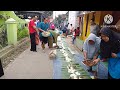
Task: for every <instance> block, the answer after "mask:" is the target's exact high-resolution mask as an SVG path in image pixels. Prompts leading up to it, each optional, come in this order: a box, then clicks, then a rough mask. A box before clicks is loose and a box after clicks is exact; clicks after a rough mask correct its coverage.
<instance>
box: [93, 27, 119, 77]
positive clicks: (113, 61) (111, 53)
mask: <svg viewBox="0 0 120 90" xmlns="http://www.w3.org/2000/svg"><path fill="white" fill-rule="evenodd" d="M100 32H101V38H102V40H101V44H100V56H99V58H98V59H96V60H95V62H97V61H99V60H100V59H103V58H107V60H108V75H109V77H110V78H112V79H120V40H119V39H118V38H117V37H116V36H114V35H113V33H112V30H111V29H109V28H102V29H101V31H100Z"/></svg>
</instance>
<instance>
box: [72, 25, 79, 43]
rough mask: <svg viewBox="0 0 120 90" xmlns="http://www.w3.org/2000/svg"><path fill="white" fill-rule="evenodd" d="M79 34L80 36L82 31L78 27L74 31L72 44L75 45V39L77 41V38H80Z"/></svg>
mask: <svg viewBox="0 0 120 90" xmlns="http://www.w3.org/2000/svg"><path fill="white" fill-rule="evenodd" d="M79 34H80V30H79V27H77V29H75V30H74V31H73V38H72V39H73V41H72V43H73V44H74V41H75V39H76V36H79Z"/></svg>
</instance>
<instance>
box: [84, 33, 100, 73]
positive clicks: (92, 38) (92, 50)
mask: <svg viewBox="0 0 120 90" xmlns="http://www.w3.org/2000/svg"><path fill="white" fill-rule="evenodd" d="M100 42H101V39H100V38H99V37H97V36H96V35H95V34H93V33H91V34H90V35H89V36H88V38H87V39H86V40H85V42H84V44H83V54H84V60H87V59H89V60H94V59H96V58H97V56H98V52H99V49H100ZM88 71H89V72H92V67H88Z"/></svg>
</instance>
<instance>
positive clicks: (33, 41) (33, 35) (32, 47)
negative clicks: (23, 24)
mask: <svg viewBox="0 0 120 90" xmlns="http://www.w3.org/2000/svg"><path fill="white" fill-rule="evenodd" d="M35 34H36V33H30V39H31V49H30V50H31V51H36V42H35Z"/></svg>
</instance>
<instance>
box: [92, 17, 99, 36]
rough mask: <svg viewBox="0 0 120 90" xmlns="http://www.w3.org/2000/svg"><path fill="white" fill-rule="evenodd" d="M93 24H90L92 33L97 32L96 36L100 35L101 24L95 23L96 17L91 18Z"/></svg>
mask: <svg viewBox="0 0 120 90" xmlns="http://www.w3.org/2000/svg"><path fill="white" fill-rule="evenodd" d="M90 23H91V26H90V33H93V34H95V35H96V36H99V32H100V28H99V26H98V25H97V24H96V23H95V19H94V18H92V19H91V22H90Z"/></svg>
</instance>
